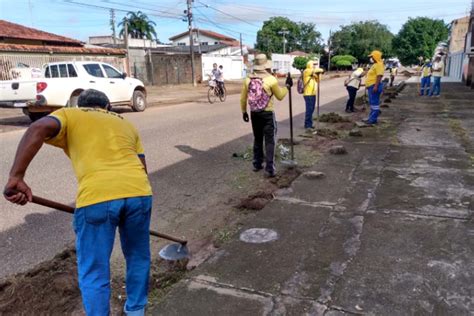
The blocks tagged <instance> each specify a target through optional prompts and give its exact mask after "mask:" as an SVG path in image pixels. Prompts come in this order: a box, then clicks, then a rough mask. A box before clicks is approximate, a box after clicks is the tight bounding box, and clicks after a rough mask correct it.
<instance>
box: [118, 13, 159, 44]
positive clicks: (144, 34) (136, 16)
mask: <svg viewBox="0 0 474 316" xmlns="http://www.w3.org/2000/svg"><path fill="white" fill-rule="evenodd" d="M125 24H127V27H128V34H129V36H130V37H131V38H142V39H145V38H146V39H149V40H151V39H153V38H155V39H156V31H155V26H156V23H155V22H153V21H151V20H150V19H149V18H148V16H147V15H146V14H145V13H143V12H141V11H137V12H128V13H127V15H126V16H125V17H124V18H123V19H122V21H121V22H120V23H119V24H118V26H119V27H122V29H121V30H120V36H122V37H123V36H124V35H125Z"/></svg>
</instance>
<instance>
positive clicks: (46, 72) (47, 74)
mask: <svg viewBox="0 0 474 316" xmlns="http://www.w3.org/2000/svg"><path fill="white" fill-rule="evenodd" d="M44 77H45V78H51V74H50V73H49V67H46V71H45V72H44Z"/></svg>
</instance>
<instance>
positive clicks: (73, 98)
mask: <svg viewBox="0 0 474 316" xmlns="http://www.w3.org/2000/svg"><path fill="white" fill-rule="evenodd" d="M78 99H79V94H78V95H71V97H70V98H69V100H68V101H67V103H66V106H67V107H70V108H76V107H77V100H78Z"/></svg>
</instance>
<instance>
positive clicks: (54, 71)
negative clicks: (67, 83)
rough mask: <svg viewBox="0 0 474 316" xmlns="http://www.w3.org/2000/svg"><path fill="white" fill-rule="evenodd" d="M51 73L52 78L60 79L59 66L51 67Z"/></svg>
mask: <svg viewBox="0 0 474 316" xmlns="http://www.w3.org/2000/svg"><path fill="white" fill-rule="evenodd" d="M49 71H50V72H51V74H50V75H51V78H59V69H58V65H51V66H49Z"/></svg>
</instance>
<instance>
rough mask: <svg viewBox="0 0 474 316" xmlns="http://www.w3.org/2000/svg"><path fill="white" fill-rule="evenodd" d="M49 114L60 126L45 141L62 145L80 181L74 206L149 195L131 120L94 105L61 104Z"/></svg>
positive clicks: (57, 145)
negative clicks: (63, 105)
mask: <svg viewBox="0 0 474 316" xmlns="http://www.w3.org/2000/svg"><path fill="white" fill-rule="evenodd" d="M49 117H52V118H53V119H56V120H58V122H59V123H60V125H61V128H60V131H59V133H58V134H57V135H56V136H55V137H53V138H51V139H49V140H48V141H46V143H48V144H50V145H53V146H56V147H59V148H62V149H63V150H64V152H65V153H66V155H67V156H68V157H69V158H70V159H71V162H72V166H73V168H74V172H75V174H76V178H77V181H78V183H79V189H78V192H77V199H76V207H84V206H88V205H91V204H96V203H100V202H105V201H110V200H115V199H121V198H127V197H135V196H148V195H152V192H151V186H150V183H149V181H148V176H147V174H146V172H145V168H144V166H143V164H142V163H141V161H140V159H139V156H140V155H143V154H144V151H143V146H142V144H141V141H140V137H139V135H138V132H137V130H136V129H135V127H134V126H133V125H132V124H131V123H130V122H128V121H127V120H125V119H124V118H123V117H121V116H120V115H118V114H116V113H112V112H108V111H105V110H102V109H95V108H64V109H60V110H57V111H55V112H53V113H52V114H51V115H50V116H49Z"/></svg>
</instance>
